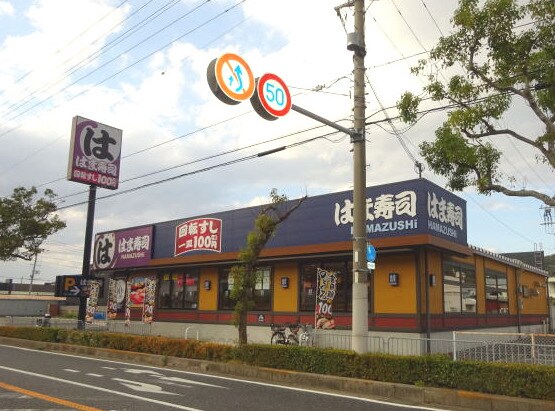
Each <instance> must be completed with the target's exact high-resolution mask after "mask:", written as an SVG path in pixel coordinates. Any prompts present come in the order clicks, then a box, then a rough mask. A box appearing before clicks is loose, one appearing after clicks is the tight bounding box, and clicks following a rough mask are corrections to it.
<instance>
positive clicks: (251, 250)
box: [230, 188, 306, 345]
mask: <svg viewBox="0 0 555 411" xmlns="http://www.w3.org/2000/svg"><path fill="white" fill-rule="evenodd" d="M270 198H271V203H270V204H268V205H266V206H264V207H263V208H262V209H261V210H260V213H259V214H258V216H257V217H256V219H255V221H254V229H253V230H252V231H251V232H249V234H248V235H247V245H246V246H245V247H244V248H242V249H241V250H240V251H239V255H238V260H239V264H237V265H234V266H233V267H232V268H231V278H232V281H233V288H232V289H231V294H230V297H231V299H232V300H233V301H235V307H234V311H233V315H234V324H235V325H236V326H237V329H238V332H239V344H240V345H244V344H247V314H248V312H249V311H251V310H252V309H253V308H254V290H255V287H256V284H257V283H258V282H259V281H260V280H261V279H260V273H259V272H258V271H257V267H256V265H257V263H258V258H259V256H260V253H261V252H262V250H263V249H264V247H265V246H266V243H267V242H268V241H269V240H270V239H271V238H272V236H273V235H274V233H275V232H276V230H277V228H278V226H279V224H281V223H282V222H284V221H285V220H287V218H289V216H290V215H291V213H293V212H294V211H295V210H296V209H297V208H299V207H300V205H301V204H302V203H303V201H304V200H305V199H306V196H304V197H303V198H301V199H300V200H298V201H297V202H295V203H294V204H293V205H290V206H289V205H288V202H287V197H286V196H285V195H279V194H278V193H277V190H276V189H275V188H274V189H272V191H271V193H270Z"/></svg>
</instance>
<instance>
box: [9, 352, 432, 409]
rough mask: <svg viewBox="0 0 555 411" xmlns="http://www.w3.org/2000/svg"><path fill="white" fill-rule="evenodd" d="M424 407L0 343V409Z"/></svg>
mask: <svg viewBox="0 0 555 411" xmlns="http://www.w3.org/2000/svg"><path fill="white" fill-rule="evenodd" d="M18 409H19V410H23V409H25V410H29V409H32V410H67V409H78V410H88V411H96V410H134V411H135V410H157V411H158V410H173V409H180V410H257V411H258V410H284V409H285V410H290V409H296V410H315V411H316V410H318V411H321V410H326V409H327V410H349V411H358V410H365V411H373V410H381V411H403V410H414V409H419V410H432V408H424V407H409V406H400V405H395V404H392V403H385V402H381V401H372V400H368V399H362V398H356V397H351V396H341V395H333V394H329V393H323V392H317V391H312V390H303V389H301V388H291V387H282V386H277V385H272V384H266V383H260V382H254V381H245V380H239V379H235V378H229V377H220V376H213V375H206V374H200V373H192V372H185V371H178V370H171V369H167V368H158V367H148V366H141V365H136V364H129V363H124V362H116V361H108V360H101V359H93V358H87V357H78V356H74V355H67V354H60V353H49V352H44V351H36V350H29V349H25V348H18V347H12V346H5V345H0V410H18Z"/></svg>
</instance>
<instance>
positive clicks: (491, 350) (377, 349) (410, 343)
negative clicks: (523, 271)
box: [0, 317, 555, 366]
mask: <svg viewBox="0 0 555 411" xmlns="http://www.w3.org/2000/svg"><path fill="white" fill-rule="evenodd" d="M43 321H45V319H44V318H43V317H3V318H2V321H1V322H0V325H11V326H19V327H35V326H41V325H42V326H44V325H47V326H51V327H57V328H64V329H85V330H88V331H109V332H114V333H125V334H136V335H153V326H152V324H144V323H142V322H137V321H132V322H130V323H125V322H124V321H99V320H95V321H94V322H93V323H85V324H84V327H79V326H80V324H79V322H78V321H77V320H75V319H63V318H50V319H48V323H47V324H44V323H43ZM181 335H182V338H185V339H187V338H193V339H197V340H198V339H199V329H198V328H197V327H192V326H188V327H186V328H184V329H183V332H182V334H181ZM214 341H216V340H214ZM308 341H309V345H311V346H314V347H319V348H334V349H343V350H351V341H352V336H351V332H350V331H340V330H325V331H324V330H311V331H310V337H309V340H308ZM216 342H221V341H216ZM226 343H229V342H228V341H227V342H226ZM368 352H372V353H384V354H392V355H426V354H443V355H446V356H448V357H450V358H452V359H453V360H455V361H485V362H505V363H525V364H543V365H551V366H555V334H524V333H484V332H469V331H454V332H453V338H452V339H438V338H430V339H428V338H415V337H402V336H392V337H381V336H369V337H368Z"/></svg>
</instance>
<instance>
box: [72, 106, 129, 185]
mask: <svg viewBox="0 0 555 411" xmlns="http://www.w3.org/2000/svg"><path fill="white" fill-rule="evenodd" d="M122 134H123V132H122V131H121V130H120V129H117V128H114V127H110V126H107V125H105V124H101V123H98V122H96V121H93V120H89V119H86V118H84V117H79V116H75V117H73V122H72V126H71V145H70V149H69V162H68V168H67V179H68V180H70V181H76V182H79V183H83V184H89V185H94V186H98V187H104V188H107V189H110V190H115V189H117V188H118V185H119V170H120V157H121V141H122Z"/></svg>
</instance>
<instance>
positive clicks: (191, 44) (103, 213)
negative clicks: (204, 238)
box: [0, 0, 543, 281]
mask: <svg viewBox="0 0 555 411" xmlns="http://www.w3.org/2000/svg"><path fill="white" fill-rule="evenodd" d="M339 3H340V2H337V1H331V0H304V1H293V0H282V1H279V2H268V1H248V2H245V3H243V5H242V6H241V9H240V10H239V12H237V10H234V11H230V12H228V13H224V15H223V17H222V18H220V19H218V20H215V21H213V22H211V23H210V24H208V23H206V22H208V21H209V19H210V18H212V17H213V16H214V15H216V14H217V13H220V12H222V11H223V10H224V9H225V8H226V7H227V8H229V7H231V6H232V5H233V4H235V2H231V1H228V2H224V1H218V2H210V3H208V5H207V7H202V8H201V9H199V11H198V12H195V13H194V14H192V15H191V16H189V18H187V20H184V21H183V22H182V23H180V24H177V25H173V26H171V27H170V28H169V29H167V30H164V31H163V32H161V33H160V34H159V35H157V36H155V37H153V38H149V36H151V35H153V34H154V32H155V31H157V30H160V29H161V28H163V27H164V26H165V25H168V24H169V23H170V22H171V21H172V20H174V19H175V18H178V17H179V16H180V15H182V14H184V13H185V12H188V11H190V10H191V8H192V7H194V6H195V5H197V4H198V2H187V1H186V2H179V3H177V4H176V6H175V7H174V8H172V9H171V10H170V11H169V12H168V13H164V14H161V15H160V18H159V19H156V20H152V21H150V22H149V24H147V25H145V26H144V27H142V28H141V29H140V30H137V31H132V32H129V33H128V37H126V38H125V39H122V41H121V42H120V43H118V44H114V45H113V47H111V46H110V42H111V41H113V40H115V39H116V38H117V36H118V35H119V34H124V33H126V31H127V30H129V29H130V28H131V27H133V26H134V25H135V24H140V23H141V21H143V19H145V18H146V16H147V15H148V14H149V13H152V12H154V11H155V10H156V9H158V8H160V7H161V6H160V4H158V2H151V3H149V7H150V8H148V7H147V8H145V9H144V10H139V8H140V6H141V5H142V4H143V3H141V4H139V3H138V2H136V1H133V0H131V1H129V2H127V3H126V5H125V6H123V7H122V8H114V6H113V5H112V6H110V4H113V3H112V2H103V1H96V0H94V1H93V0H65V1H62V0H60V1H56V2H52V1H46V0H42V1H38V2H36V3H34V4H33V5H32V6H31V7H30V8H29V9H27V10H25V9H24V8H23V6H21V5H19V3H13V6H14V10H13V11H12V12H11V14H10V15H13V17H14V18H16V17H17V18H20V19H21V21H18V30H8V29H6V28H5V27H7V26H0V61H2V62H4V64H2V65H1V66H0V144H2V145H3V150H1V151H0V164H1V165H2V166H0V171H3V173H2V179H0V195H2V196H6V195H9V194H10V193H11V191H12V190H13V188H14V187H15V186H18V185H25V186H30V185H32V184H34V185H37V184H43V183H47V182H53V183H49V184H47V185H48V186H49V187H51V188H53V189H54V190H55V191H56V192H57V193H58V194H60V196H62V197H64V196H68V195H71V194H73V193H80V194H78V195H75V196H71V197H67V198H65V199H64V201H65V202H64V203H63V204H61V205H62V206H64V205H71V204H75V203H78V202H82V201H86V199H87V187H86V186H84V185H81V184H77V183H71V182H67V181H65V179H64V176H65V173H66V167H67V157H68V146H69V130H70V125H71V118H72V117H73V116H74V115H81V116H84V117H88V118H92V119H95V120H97V121H100V122H102V123H105V124H108V125H111V126H114V127H118V128H121V129H122V130H123V157H124V158H123V160H122V170H121V181H122V182H121V184H120V189H119V190H118V192H123V191H125V190H127V189H129V188H133V187H137V186H140V185H143V184H147V183H149V182H154V181H156V180H160V179H164V178H169V177H172V176H177V175H179V174H185V173H191V174H190V175H189V176H185V177H182V178H179V179H175V180H173V181H171V182H166V183H162V184H159V185H155V186H152V187H148V188H145V189H142V190H138V191H135V192H131V193H128V194H124V195H119V196H116V197H113V198H109V199H102V197H103V196H106V195H109V194H113V192H111V191H109V190H103V189H100V190H98V194H97V197H98V201H97V207H96V215H95V227H94V228H95V232H99V231H105V230H111V229H118V228H125V227H129V226H134V225H143V224H150V223H153V222H159V221H165V220H170V219H177V218H183V217H187V216H194V215H199V214H202V213H211V212H216V211H221V210H227V209H232V208H236V207H242V206H248V205H258V204H260V203H261V202H262V201H263V200H264V199H266V198H267V196H268V195H269V192H270V189H271V188H274V187H275V188H277V189H278V190H279V191H280V192H282V193H284V194H286V195H287V196H288V197H289V198H297V197H300V196H302V195H304V194H305V193H308V194H309V195H316V194H323V193H329V192H333V191H340V190H348V189H350V188H351V186H352V174H353V171H352V153H351V152H350V149H351V144H350V142H349V139H348V138H347V137H345V136H342V135H341V134H336V135H332V136H329V140H332V141H329V140H326V139H323V138H321V139H318V140H316V141H314V142H309V143H306V144H301V145H297V144H298V143H300V142H303V141H304V140H308V139H310V138H314V137H317V136H322V135H324V134H327V133H330V132H332V131H333V130H332V129H330V128H329V127H321V128H317V129H315V130H312V131H305V132H301V131H302V130H305V129H311V128H314V127H319V126H320V123H318V122H317V121H315V120H312V119H308V118H306V117H304V116H302V115H300V114H298V113H296V112H291V113H290V114H288V115H287V116H286V117H284V118H281V119H279V120H277V121H273V122H269V121H266V120H263V119H261V118H259V116H258V115H256V114H255V113H253V112H252V108H251V106H250V103H249V102H243V103H241V104H239V105H234V106H228V105H225V104H223V103H222V102H220V101H219V100H218V99H216V98H215V97H214V96H213V95H212V94H211V92H210V90H209V89H208V86H207V82H206V68H207V66H208V63H209V62H210V61H211V60H212V59H214V58H216V57H219V56H220V55H221V54H223V53H224V52H236V53H238V54H240V55H241V56H242V57H243V58H245V59H246V60H247V62H248V63H249V65H250V66H251V68H252V70H253V72H254V74H255V76H260V75H262V74H263V73H266V72H273V73H275V74H277V75H279V76H280V77H282V78H283V79H284V80H285V82H286V83H287V84H288V85H289V86H290V88H291V92H292V95H293V102H294V103H295V104H297V105H299V106H301V107H303V108H305V109H307V110H309V111H312V112H314V113H316V114H318V115H320V116H323V117H325V118H328V119H330V120H332V121H337V120H340V119H349V120H348V121H346V122H342V123H341V124H342V125H344V126H347V127H348V126H349V125H350V121H351V120H350V118H351V115H352V106H353V102H352V96H351V95H352V87H353V83H352V70H353V63H352V53H351V52H349V51H348V50H347V49H346V45H347V34H346V32H345V29H344V27H343V25H342V21H341V19H340V18H339V17H338V16H337V14H336V12H335V10H334V7H335V6H337V5H338V4H339ZM7 4H8V5H9V3H6V2H0V15H1V14H2V11H1V10H3V9H2V6H4V9H5V8H6V5H7ZM368 4H369V3H368ZM396 4H398V6H399V7H400V11H401V12H402V13H403V16H404V17H405V18H406V19H407V21H408V23H409V24H410V25H411V28H412V30H413V31H414V32H415V33H416V34H417V36H418V41H417V40H416V39H415V38H414V36H413V35H412V34H411V32H410V30H409V28H408V27H407V25H406V24H405V22H404V21H403V20H402V19H401V18H400V16H399V12H398V11H397V10H396V9H395V8H394V7H393V5H392V3H391V2H387V1H380V2H373V3H372V5H371V6H370V8H369V9H368V12H367V19H366V32H367V35H366V44H367V51H368V53H367V56H366V66H367V67H368V70H367V74H368V78H369V80H370V82H371V83H372V86H373V88H374V89H375V91H376V95H377V97H378V98H379V100H380V102H381V103H382V105H383V106H385V107H388V106H391V105H393V104H394V103H395V101H396V99H397V98H398V96H399V95H400V94H401V92H402V91H404V90H406V89H410V90H413V91H415V92H419V91H420V89H421V83H420V82H419V81H418V80H417V79H415V78H413V77H412V76H411V75H410V72H409V67H410V66H411V65H413V64H414V63H415V62H416V58H412V59H404V57H408V56H411V55H413V54H415V53H418V52H420V51H422V48H421V46H420V45H419V44H418V42H421V43H422V44H423V45H424V47H426V48H427V49H429V47H430V46H431V45H432V44H434V42H435V41H436V39H437V37H438V36H439V32H438V29H437V28H436V27H435V25H434V23H433V22H432V20H431V19H430V17H429V15H428V13H427V12H426V10H425V9H424V8H423V6H422V4H421V3H420V2H396ZM427 4H428V7H429V10H430V12H431V13H432V15H433V16H434V17H435V19H436V22H437V23H438V24H439V26H440V28H441V29H442V30H443V32H447V31H448V23H449V15H450V13H451V12H452V10H453V8H454V6H455V4H456V1H455V0H449V1H441V2H428V3H427ZM134 12H137V14H136V15H132V13H134ZM345 12H347V18H346V20H345V24H346V27H347V31H349V30H350V28H349V26H350V25H351V24H352V16H350V15H349V14H350V11H349V10H347V9H345V10H343V13H342V15H344V13H345ZM233 13H235V14H233ZM127 17H129V20H126V18H127ZM245 17H247V19H246V20H245ZM3 20H5V19H3ZM204 23H206V25H205V26H202V25H203V24H204ZM230 27H236V28H235V29H233V30H231V29H229V28H230ZM195 28H197V29H195ZM193 29H195V30H194V31H192V30H193ZM187 31H192V33H191V35H185V33H186V32H187ZM81 33H83V34H82V35H81ZM217 36H219V37H218V38H217V40H214V39H215V38H216V37H217ZM178 37H180V39H179V41H174V42H172V40H173V39H176V38H178ZM166 44H170V45H169V46H168V47H165V48H162V46H163V45H166ZM204 44H209V46H208V47H206V46H203V45H204ZM21 50H25V53H22V52H21ZM89 56H91V57H90V58H89ZM417 58H418V57H417ZM394 60H399V61H397V62H395V63H392V61H394ZM81 61H83V67H82V68H80V70H79V71H75V72H73V71H74V70H75V69H73V66H74V65H75V64H77V63H79V62H81ZM26 73H30V74H29V75H28V76H26V77H25V78H24V79H23V80H22V81H19V82H17V81H16V80H17V79H18V78H20V77H21V76H24V75H25V74H26ZM85 76H86V77H85ZM73 83H75V84H73ZM315 87H319V88H321V91H320V92H314V91H311V89H314V88H315ZM32 93H34V94H32ZM53 94H55V95H54V96H53V97H51V96H52V95H53ZM366 94H367V116H371V115H372V114H374V115H373V116H372V117H371V118H370V120H376V119H380V118H383V116H382V115H381V114H380V113H378V112H379V111H380V110H381V107H380V105H379V104H378V101H377V98H376V96H375V95H374V93H373V91H372V89H371V88H369V87H367V88H366ZM42 100H44V102H42ZM20 104H23V105H21V106H20ZM34 105H36V106H35V107H33V106H34ZM376 113H377V114H376ZM388 113H389V115H390V116H393V115H395V110H389V111H388ZM443 118H444V113H438V114H435V115H430V116H427V117H426V118H425V119H424V121H422V122H420V123H419V124H417V125H416V126H414V127H412V128H411V129H409V130H408V131H407V133H406V134H405V136H404V137H403V138H404V142H405V145H406V146H407V147H408V149H409V150H410V151H411V153H412V154H413V155H417V153H418V148H417V146H418V144H419V143H420V142H421V141H423V140H425V139H430V138H432V137H433V131H434V129H435V126H436V125H437V124H439V122H440V121H442V119H443ZM380 127H382V128H380ZM342 137H343V138H342ZM172 139H173V141H170V140H172ZM268 140H274V141H272V142H270V143H267V144H262V143H264V142H265V141H268ZM367 140H368V144H367V163H368V164H369V166H368V168H367V181H368V184H369V185H371V184H381V183H385V182H393V181H398V180H402V179H410V178H416V177H417V174H416V173H415V171H414V164H413V163H412V160H411V159H410V158H409V156H408V155H407V154H406V153H405V151H404V149H403V148H402V146H401V145H400V143H399V142H398V140H397V138H396V137H395V136H394V135H393V134H392V133H391V126H390V125H388V124H387V123H381V124H380V125H379V126H378V125H373V126H369V127H368V130H367ZM251 145H252V146H253V147H251V148H246V147H247V146H251ZM153 146H157V147H156V148H151V147H153ZM281 146H288V147H289V148H288V149H286V150H284V151H281V152H279V153H276V154H274V155H271V156H266V157H260V158H256V159H254V160H250V161H245V162H238V163H236V164H233V165H228V166H221V167H217V165H218V164H221V163H226V162H229V161H234V160H239V159H241V158H243V157H246V156H249V155H255V154H256V153H259V152H262V151H266V150H270V149H273V148H277V147H281ZM233 150H237V151H233ZM232 151H233V152H232ZM137 152H140V153H138V154H135V153H137ZM224 152H230V153H228V154H225V155H223V154H222V153H224ZM207 157H213V158H211V159H208V160H204V161H199V160H200V159H203V158H207ZM514 161H515V165H516V166H517V167H519V168H521V167H522V164H521V159H520V160H519V158H518V157H514ZM187 163H190V164H188V165H183V166H181V167H176V166H178V165H180V164H187ZM210 166H215V168H214V169H211V170H207V171H204V172H198V171H199V170H202V169H204V168H207V167H210ZM170 167H176V168H173V169H171V170H169V171H165V172H160V173H156V174H153V175H152V176H150V177H145V178H142V179H137V180H133V181H130V182H127V183H126V182H124V180H127V179H130V178H134V177H136V176H138V175H143V174H148V173H154V172H157V171H158V170H162V169H165V168H170ZM526 168H527V167H525V169H526ZM540 170H543V169H540ZM527 175H530V174H528V173H527ZM424 176H425V177H428V178H431V179H432V180H434V181H438V180H439V179H437V178H436V177H434V176H432V175H431V174H430V173H429V172H426V174H425V175H424ZM60 178H61V181H56V180H58V179H60ZM530 178H532V177H530ZM530 183H532V181H530ZM534 183H535V182H534ZM507 204H510V200H507ZM61 215H62V217H63V218H64V219H66V221H67V222H68V228H67V229H66V230H64V231H63V232H62V233H60V234H59V235H57V236H55V238H53V239H52V241H49V243H48V244H47V248H48V249H49V250H51V251H49V252H50V253H52V254H54V253H56V255H52V258H50V259H49V258H48V255H47V254H48V253H47V254H45V256H44V259H43V262H42V264H44V268H43V273H44V276H47V277H50V278H53V277H54V276H55V275H61V274H65V273H67V272H68V270H69V269H70V268H69V267H65V266H63V265H62V264H61V261H60V260H56V259H63V255H61V254H60V253H59V252H60V250H63V244H69V245H71V247H72V248H71V250H72V252H74V251H75V248H73V247H76V249H77V254H75V253H71V255H70V256H68V261H67V263H68V265H70V266H72V267H74V269H73V271H71V272H75V270H77V272H78V270H79V269H80V265H79V264H75V261H74V260H75V259H77V260H79V257H78V255H79V251H82V240H83V232H84V228H85V215H86V206H85V205H80V206H77V207H74V208H70V209H67V210H64V211H63V212H62V213H61ZM470 224H472V222H470ZM490 224H491V221H490ZM481 225H484V224H481ZM480 228H481V227H480ZM490 231H493V230H490ZM473 235H474V234H473ZM488 241H489V239H488ZM492 241H493V240H492ZM60 244H62V245H60ZM477 245H480V244H477ZM79 247H81V249H79ZM515 247H516V246H515ZM76 255H77V257H76ZM56 261H58V262H59V263H60V264H58V266H56ZM29 271H30V268H29V266H28V264H26V263H23V264H20V265H18V264H5V263H0V281H1V280H2V278H5V277H6V276H7V275H12V274H13V275H14V276H17V275H20V274H21V275H24V276H28V273H29Z"/></svg>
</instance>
